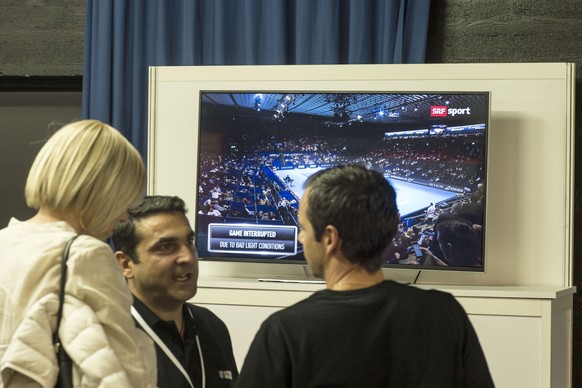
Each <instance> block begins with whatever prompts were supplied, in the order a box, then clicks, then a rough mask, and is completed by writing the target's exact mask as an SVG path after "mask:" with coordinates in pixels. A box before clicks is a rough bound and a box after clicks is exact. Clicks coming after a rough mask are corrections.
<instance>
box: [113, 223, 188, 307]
mask: <svg viewBox="0 0 582 388" xmlns="http://www.w3.org/2000/svg"><path fill="white" fill-rule="evenodd" d="M136 232H137V236H138V239H139V241H140V242H139V243H138V244H137V247H136V254H137V256H138V263H137V264H136V263H131V264H130V265H131V268H130V270H129V271H127V270H126V271H124V275H125V276H126V278H128V285H129V287H130V289H131V291H132V292H133V293H134V294H135V295H136V296H137V297H138V298H139V299H140V300H142V301H143V302H145V303H146V304H148V305H151V306H152V307H154V308H156V307H158V308H162V309H166V308H169V307H177V306H181V305H182V304H183V303H184V302H186V301H187V300H189V299H191V298H192V297H193V296H194V295H195V294H196V287H197V281H198V256H197V254H196V247H195V246H194V232H193V231H192V228H191V227H190V223H189V222H188V219H187V218H186V216H184V215H183V214H181V213H179V212H172V213H161V214H154V215H152V216H149V217H147V218H144V219H143V220H141V221H139V222H138V223H137V224H136Z"/></svg>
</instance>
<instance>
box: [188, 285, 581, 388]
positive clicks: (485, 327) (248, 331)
mask: <svg viewBox="0 0 582 388" xmlns="http://www.w3.org/2000/svg"><path fill="white" fill-rule="evenodd" d="M416 287H420V288H437V289H441V290H443V291H446V292H450V293H451V294H453V295H454V296H455V297H456V298H457V300H458V301H459V302H460V303H461V305H462V306H463V307H464V308H465V310H466V311H467V313H468V315H469V317H470V320H471V322H472V323H473V325H474V327H475V330H476V331H477V334H478V336H479V339H480V341H481V345H482V346H483V349H484V352H485V356H486V357H487V361H488V363H489V368H490V370H491V374H492V375H493V379H494V381H495V384H496V386H497V387H498V388H515V387H528V388H536V387H540V388H561V387H570V386H571V380H572V378H571V375H572V363H571V360H572V299H573V294H574V293H575V291H576V289H575V287H558V286H555V287H554V286H477V287H475V286H470V287H469V286H442V287H441V286H429V285H417V286H416ZM322 288H324V285H322V284H295V283H271V282H259V281H257V280H256V279H243V278H240V279H236V278H208V277H203V278H201V279H200V280H199V284H198V293H197V295H196V296H195V297H194V299H193V300H192V302H193V303H196V304H198V305H201V306H204V307H207V308H208V309H210V310H212V311H214V312H215V313H216V314H217V315H218V316H219V317H220V318H222V319H223V320H224V322H225V323H226V325H227V326H228V328H229V331H230V334H231V337H232V340H233V346H234V352H235V357H236V360H237V364H238V367H239V369H240V368H242V365H243V361H244V357H245V355H246V353H247V351H248V348H249V345H250V343H251V341H252V339H253V338H254V335H255V333H256V332H257V330H258V329H259V326H260V324H261V323H262V322H263V320H264V319H265V318H267V317H268V316H269V315H270V314H272V313H274V312H275V311H277V310H280V309H281V308H284V307H287V306H289V305H291V304H293V303H295V302H298V301H299V300H302V299H304V298H306V297H308V296H309V295H310V294H312V293H313V292H314V291H317V290H319V289H322Z"/></svg>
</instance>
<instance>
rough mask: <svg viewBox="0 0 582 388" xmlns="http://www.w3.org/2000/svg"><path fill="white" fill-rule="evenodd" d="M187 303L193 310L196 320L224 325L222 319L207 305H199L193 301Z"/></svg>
mask: <svg viewBox="0 0 582 388" xmlns="http://www.w3.org/2000/svg"><path fill="white" fill-rule="evenodd" d="M185 305H186V307H187V308H188V309H189V310H190V311H191V312H192V315H193V317H194V320H196V321H200V322H212V323H214V324H217V323H220V324H222V325H224V322H223V321H222V319H220V318H219V317H218V315H216V314H215V313H214V312H212V311H211V310H209V309H207V308H206V307H201V306H197V305H195V304H192V303H185Z"/></svg>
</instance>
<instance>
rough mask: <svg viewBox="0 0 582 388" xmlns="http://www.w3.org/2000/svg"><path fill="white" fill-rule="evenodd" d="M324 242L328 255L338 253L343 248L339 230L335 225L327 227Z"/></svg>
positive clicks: (323, 237)
mask: <svg viewBox="0 0 582 388" xmlns="http://www.w3.org/2000/svg"><path fill="white" fill-rule="evenodd" d="M322 241H323V243H324V246H325V250H326V251H327V253H332V252H336V251H337V250H338V249H339V248H340V246H341V238H340V235H339V232H338V230H337V228H336V227H335V226H333V225H327V226H326V227H325V230H324V232H323V236H322Z"/></svg>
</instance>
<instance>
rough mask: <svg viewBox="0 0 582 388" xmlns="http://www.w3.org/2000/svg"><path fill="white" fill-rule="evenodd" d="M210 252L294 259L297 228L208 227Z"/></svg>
mask: <svg viewBox="0 0 582 388" xmlns="http://www.w3.org/2000/svg"><path fill="white" fill-rule="evenodd" d="M208 250H209V251H210V252H229V253H255V254H257V253H258V254H263V255H272V254H275V255H280V254H283V255H295V254H296V253H297V227H296V226H283V225H247V224H209V225H208Z"/></svg>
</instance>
